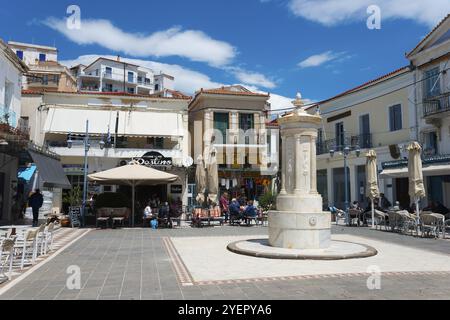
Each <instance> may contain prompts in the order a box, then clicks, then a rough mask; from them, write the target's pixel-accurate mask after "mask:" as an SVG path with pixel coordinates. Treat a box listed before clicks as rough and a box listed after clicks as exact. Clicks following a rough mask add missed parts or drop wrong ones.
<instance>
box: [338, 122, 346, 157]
mask: <svg viewBox="0 0 450 320" xmlns="http://www.w3.org/2000/svg"><path fill="white" fill-rule="evenodd" d="M343 146H344V123H343V122H339V123H336V150H337V151H340V150H343V149H344V147H343Z"/></svg>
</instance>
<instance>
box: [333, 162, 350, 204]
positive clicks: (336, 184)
mask: <svg viewBox="0 0 450 320" xmlns="http://www.w3.org/2000/svg"><path fill="white" fill-rule="evenodd" d="M344 177H345V175H344V168H334V169H333V189H334V192H333V193H334V206H335V207H337V208H338V209H342V210H344V209H345V179H344ZM347 192H348V199H347V200H348V202H349V204H350V201H351V200H350V170H349V169H347Z"/></svg>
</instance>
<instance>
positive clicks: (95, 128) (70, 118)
mask: <svg viewBox="0 0 450 320" xmlns="http://www.w3.org/2000/svg"><path fill="white" fill-rule="evenodd" d="M117 116H118V117H117ZM117 118H118V119H117ZM86 120H89V134H90V135H106V134H107V133H108V128H109V130H110V133H111V134H115V133H116V131H115V130H116V125H117V134H118V135H120V136H137V137H181V136H183V135H184V130H183V117H182V115H181V114H179V113H176V112H159V111H148V110H147V111H144V110H133V111H117V110H98V109H97V110H94V109H86V110H82V111H81V110H80V109H69V108H49V111H48V115H47V119H46V121H45V125H44V132H49V133H60V134H68V133H69V132H70V133H72V134H84V133H85V132H86Z"/></svg>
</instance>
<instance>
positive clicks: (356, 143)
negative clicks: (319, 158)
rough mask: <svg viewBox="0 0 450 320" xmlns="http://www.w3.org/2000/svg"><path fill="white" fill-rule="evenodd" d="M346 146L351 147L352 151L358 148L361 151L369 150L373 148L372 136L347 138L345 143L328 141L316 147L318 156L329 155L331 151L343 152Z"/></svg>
mask: <svg viewBox="0 0 450 320" xmlns="http://www.w3.org/2000/svg"><path fill="white" fill-rule="evenodd" d="M344 145H348V146H350V148H351V149H352V150H354V149H356V148H357V147H359V148H361V149H369V148H372V134H371V133H367V134H360V135H357V136H351V137H346V138H345V143H344V141H336V139H329V140H326V141H319V142H318V143H317V145H316V149H317V154H318V155H320V154H326V153H329V152H330V150H334V151H342V150H343V149H344Z"/></svg>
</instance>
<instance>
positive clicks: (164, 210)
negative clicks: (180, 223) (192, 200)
mask: <svg viewBox="0 0 450 320" xmlns="http://www.w3.org/2000/svg"><path fill="white" fill-rule="evenodd" d="M158 220H160V221H161V223H162V225H167V227H169V228H172V221H171V220H170V207H169V203H168V202H165V203H164V205H163V206H162V207H161V209H159V219H158Z"/></svg>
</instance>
